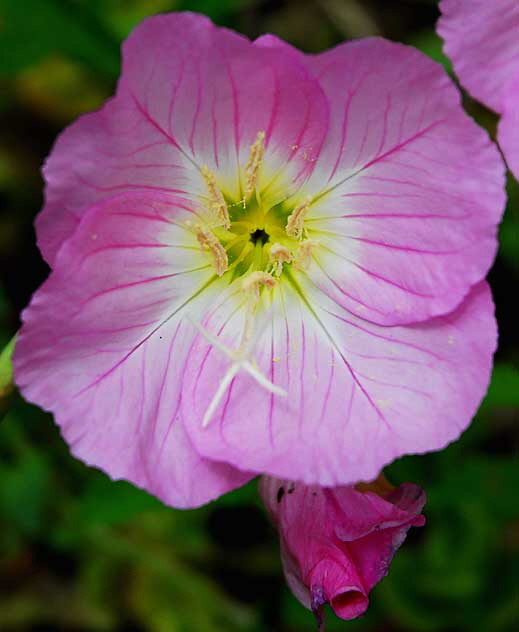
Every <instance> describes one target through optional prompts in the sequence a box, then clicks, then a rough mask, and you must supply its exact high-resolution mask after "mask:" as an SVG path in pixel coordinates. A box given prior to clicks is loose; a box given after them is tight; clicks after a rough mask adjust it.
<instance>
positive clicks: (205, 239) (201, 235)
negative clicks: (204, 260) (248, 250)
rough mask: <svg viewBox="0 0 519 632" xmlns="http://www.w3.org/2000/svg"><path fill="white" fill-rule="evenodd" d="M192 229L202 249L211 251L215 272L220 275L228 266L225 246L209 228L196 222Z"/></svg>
mask: <svg viewBox="0 0 519 632" xmlns="http://www.w3.org/2000/svg"><path fill="white" fill-rule="evenodd" d="M194 230H195V234H196V238H197V240H198V243H199V244H200V246H201V247H202V250H208V251H209V252H210V253H211V256H212V258H213V265H214V269H215V270H216V274H217V275H218V276H222V274H223V273H224V272H225V271H226V270H227V268H228V266H229V260H228V259H227V253H226V252H225V248H224V247H223V246H222V244H221V243H220V242H219V240H218V239H217V238H216V237H215V235H214V234H213V233H212V232H211V231H210V230H209V228H205V227H204V226H200V224H197V225H196V226H194Z"/></svg>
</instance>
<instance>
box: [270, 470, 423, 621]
mask: <svg viewBox="0 0 519 632" xmlns="http://www.w3.org/2000/svg"><path fill="white" fill-rule="evenodd" d="M260 494H261V496H262V498H263V501H264V503H265V506H266V507H267V509H268V511H269V513H270V515H271V518H272V520H273V521H274V524H275V525H276V527H277V528H278V530H279V539H280V543H281V559H282V562H283V570H284V572H285V577H286V580H287V583H288V585H289V586H290V588H291V589H292V592H293V593H294V595H295V596H296V597H297V598H298V599H299V601H300V602H301V603H302V604H303V605H304V606H306V607H307V608H309V609H311V610H312V611H313V612H314V613H315V614H316V616H317V618H318V621H321V620H322V619H321V614H322V607H323V605H324V604H326V603H329V604H330V605H331V606H332V608H333V610H334V612H335V614H336V615H337V616H339V617H341V618H342V619H354V618H355V617H358V616H359V615H361V614H363V613H364V612H365V611H366V610H367V608H368V603H369V599H368V594H369V592H370V590H371V589H372V588H373V586H374V585H375V584H376V583H378V582H379V581H380V580H381V579H382V578H383V577H385V576H386V575H387V573H388V570H389V564H390V563H391V559H392V557H393V555H394V554H395V552H396V550H397V549H398V548H399V547H400V545H401V544H402V542H403V541H404V540H405V537H406V535H407V531H408V530H409V528H410V527H421V526H423V525H424V524H425V518H424V517H423V516H422V515H420V512H421V510H422V508H423V506H424V505H425V500H426V499H425V493H424V491H423V490H422V489H421V488H420V487H418V485H412V484H411V483H404V484H403V485H400V487H398V488H397V489H395V488H393V487H392V486H391V485H390V484H389V483H388V482H387V481H386V480H385V479H384V478H383V477H382V476H381V477H380V478H379V479H378V480H377V481H375V482H374V483H372V484H371V485H363V486H362V487H361V488H359V489H357V488H355V487H353V486H347V487H336V488H329V489H327V488H322V487H318V486H309V487H307V486H306V485H302V484H301V483H293V482H290V481H286V480H280V479H276V478H271V477H268V476H264V477H263V478H262V479H261V481H260Z"/></svg>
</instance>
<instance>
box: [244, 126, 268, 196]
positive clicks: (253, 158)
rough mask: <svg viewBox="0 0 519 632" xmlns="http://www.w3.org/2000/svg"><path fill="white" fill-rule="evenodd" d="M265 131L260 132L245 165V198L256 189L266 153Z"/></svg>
mask: <svg viewBox="0 0 519 632" xmlns="http://www.w3.org/2000/svg"><path fill="white" fill-rule="evenodd" d="M264 141H265V132H258V135H257V136H256V140H255V141H254V144H253V145H252V147H251V148H250V154H249V160H248V162H247V164H246V165H245V199H247V198H248V197H249V196H250V195H251V193H252V192H253V191H254V190H255V189H256V184H257V183H258V173H259V169H260V167H261V163H262V162H263V154H264V153H265V145H264Z"/></svg>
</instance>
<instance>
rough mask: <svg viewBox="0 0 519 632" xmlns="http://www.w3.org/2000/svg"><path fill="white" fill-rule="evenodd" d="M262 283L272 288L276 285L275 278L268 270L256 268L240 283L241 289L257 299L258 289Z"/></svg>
mask: <svg viewBox="0 0 519 632" xmlns="http://www.w3.org/2000/svg"><path fill="white" fill-rule="evenodd" d="M262 285H263V286H265V287H269V288H272V287H274V286H275V285H276V279H275V278H274V277H273V276H272V275H271V274H269V273H268V272H262V271H261V270H256V271H255V272H251V273H250V274H248V275H247V276H246V277H245V278H244V279H243V281H242V284H241V286H242V289H243V291H244V292H250V293H251V294H252V295H253V296H254V298H255V299H259V291H260V287H261V286H262Z"/></svg>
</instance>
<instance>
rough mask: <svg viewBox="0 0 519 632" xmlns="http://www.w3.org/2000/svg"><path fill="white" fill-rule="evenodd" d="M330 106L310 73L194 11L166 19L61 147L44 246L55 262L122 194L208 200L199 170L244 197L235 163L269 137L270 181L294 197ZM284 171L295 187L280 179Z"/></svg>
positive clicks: (54, 160)
mask: <svg viewBox="0 0 519 632" xmlns="http://www.w3.org/2000/svg"><path fill="white" fill-rule="evenodd" d="M327 125H328V107H327V103H326V100H325V97H324V95H323V93H322V91H321V89H320V87H319V85H318V82H317V81H316V80H315V79H313V78H311V76H310V74H309V72H308V71H307V70H306V69H305V68H304V66H303V65H301V64H298V63H296V62H295V60H293V59H288V58H287V57H286V56H285V55H283V54H282V53H280V52H279V51H276V50H267V49H264V48H260V47H255V46H254V45H253V44H252V43H251V42H250V41H248V40H247V39H246V38H244V37H242V36H239V35H237V34H235V33H233V32H231V31H228V30H226V29H222V28H217V27H215V26H214V25H213V24H212V23H211V22H210V21H209V20H208V19H207V18H205V17H203V16H199V15H195V14H192V13H177V14H170V15H159V16H155V17H152V18H148V19H147V20H145V21H144V22H143V23H142V24H141V25H139V26H138V27H137V28H136V29H135V30H134V31H133V33H132V34H131V35H130V37H129V38H128V40H127V41H126V43H125V44H124V46H123V72H122V76H121V79H120V81H119V85H118V89H117V95H116V97H115V98H114V99H112V100H111V101H109V102H108V103H107V104H106V105H105V107H104V108H103V109H102V110H100V111H99V112H95V113H93V114H88V115H86V116H84V117H81V118H80V119H79V120H78V121H77V122H76V123H74V124H73V125H72V126H70V127H69V128H68V129H67V130H65V132H64V133H63V134H62V135H61V137H60V138H59V139H58V141H57V143H56V145H55V147H54V149H53V152H52V153H51V156H50V157H49V159H48V160H47V163H46V165H45V168H44V175H45V179H46V182H47V188H46V205H45V208H44V210H43V211H42V213H41V214H40V216H39V217H38V220H37V231H38V243H39V245H40V248H41V250H42V252H43V254H44V256H45V257H46V258H47V260H48V261H49V263H51V264H52V263H53V260H54V257H55V254H56V252H57V250H58V248H59V245H60V244H61V243H62V242H63V240H64V239H65V238H66V237H68V236H69V235H70V234H72V232H73V230H74V228H75V226H76V225H77V222H78V219H79V217H81V214H82V213H83V212H84V210H85V209H86V208H88V207H89V206H90V205H92V204H93V203H94V202H96V201H97V200H99V199H100V198H103V197H107V196H109V195H113V194H116V193H120V192H122V191H125V190H127V191H131V190H135V189H137V190H151V191H166V192H171V193H174V194H176V195H179V196H182V197H184V198H185V199H187V200H190V201H197V200H199V196H200V195H203V194H205V193H206V189H205V183H204V180H203V178H202V177H201V174H200V168H201V167H202V166H207V167H209V168H210V169H213V170H215V171H218V173H219V174H223V176H222V177H223V179H224V181H225V182H224V184H225V187H226V189H227V190H228V192H229V193H230V194H232V195H235V196H236V197H237V198H238V197H239V195H238V193H239V191H238V187H239V182H238V169H237V167H238V164H240V165H241V166H242V167H243V166H244V165H245V164H246V162H247V159H248V156H249V151H250V148H251V145H252V144H253V143H254V141H255V139H256V137H257V134H258V132H260V131H263V132H265V133H266V139H265V144H266V152H265V168H264V170H263V172H262V175H261V177H262V178H263V181H262V183H263V184H265V183H267V182H270V183H271V185H270V189H271V191H270V193H271V194H272V195H273V196H274V197H275V196H276V195H280V194H281V191H280V185H281V184H283V191H282V193H283V194H284V195H286V193H287V186H288V188H290V186H291V183H290V180H293V181H294V182H299V181H300V180H301V179H304V178H305V177H306V175H307V174H308V172H309V171H310V170H311V168H312V167H313V164H314V157H315V156H316V155H317V154H318V152H319V148H320V146H321V144H322V140H323V137H324V135H325V134H326V131H327ZM281 167H284V168H285V170H286V174H287V176H286V177H287V178H289V180H288V183H287V181H286V179H285V180H283V181H282V182H281V181H280V178H279V176H278V172H279V170H280V168H281Z"/></svg>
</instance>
